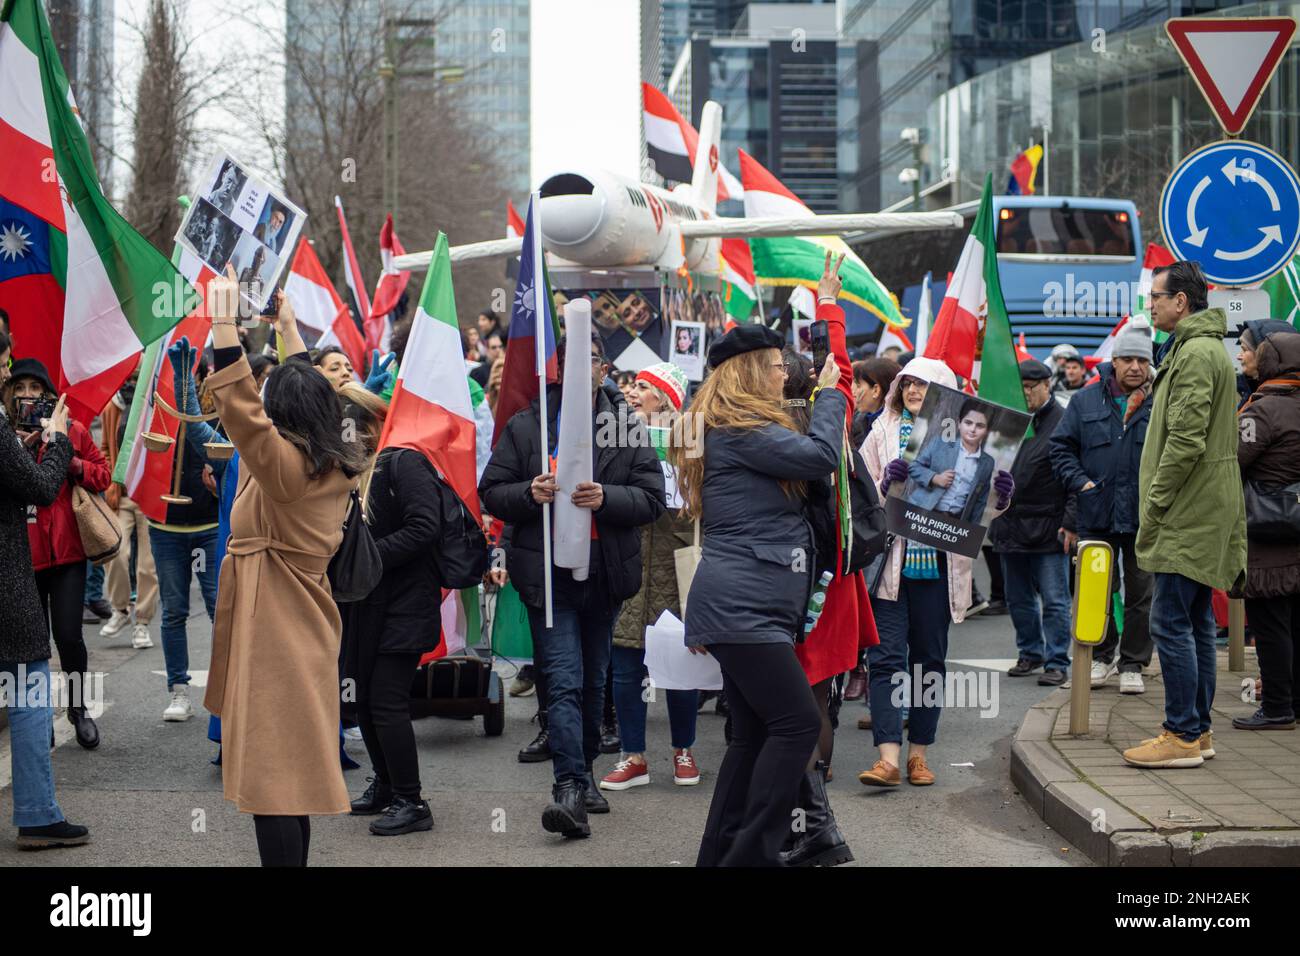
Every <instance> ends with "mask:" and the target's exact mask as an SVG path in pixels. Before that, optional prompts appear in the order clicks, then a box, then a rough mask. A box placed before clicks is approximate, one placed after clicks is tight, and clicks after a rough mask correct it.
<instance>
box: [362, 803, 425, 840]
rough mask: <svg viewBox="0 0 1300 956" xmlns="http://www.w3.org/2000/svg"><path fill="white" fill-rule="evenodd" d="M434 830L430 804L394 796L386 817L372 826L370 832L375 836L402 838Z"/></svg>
mask: <svg viewBox="0 0 1300 956" xmlns="http://www.w3.org/2000/svg"><path fill="white" fill-rule="evenodd" d="M432 829H433V813H432V812H431V811H430V810H429V804H427V803H426V802H425V801H423V800H408V799H407V798H406V797H403V796H400V795H394V797H393V802H392V803H390V804H389V805H388V808H387V809H386V810H385V811H384V815H383V816H382V817H380V818H379V819H378V820H376V821H375V822H374V823H372V824H370V832H371V833H373V834H374V835H375V836H400V835H401V834H403V833H417V832H420V831H423V830H432Z"/></svg>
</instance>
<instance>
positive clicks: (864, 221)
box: [678, 212, 966, 239]
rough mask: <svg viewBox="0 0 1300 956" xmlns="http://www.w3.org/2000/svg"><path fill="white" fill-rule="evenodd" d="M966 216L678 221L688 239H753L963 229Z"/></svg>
mask: <svg viewBox="0 0 1300 956" xmlns="http://www.w3.org/2000/svg"><path fill="white" fill-rule="evenodd" d="M965 225H966V223H965V220H963V219H962V217H961V214H960V213H955V212H862V213H849V214H847V215H828V216H801V217H791V218H775V217H765V218H753V219H700V220H696V221H694V222H692V221H687V222H682V223H679V224H678V228H679V229H680V230H681V233H682V236H683V237H684V238H687V239H701V238H712V237H715V236H716V237H721V238H723V239H733V238H737V239H754V238H769V237H774V236H835V235H844V234H846V233H854V232H863V231H865V230H872V231H873V232H877V233H881V232H886V233H888V232H916V231H923V230H928V229H963V228H965Z"/></svg>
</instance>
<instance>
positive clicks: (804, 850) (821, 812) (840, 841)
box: [781, 760, 853, 866]
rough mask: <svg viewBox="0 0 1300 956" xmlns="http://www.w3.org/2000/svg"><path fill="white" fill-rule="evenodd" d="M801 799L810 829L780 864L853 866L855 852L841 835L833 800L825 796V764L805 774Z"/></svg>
mask: <svg viewBox="0 0 1300 956" xmlns="http://www.w3.org/2000/svg"><path fill="white" fill-rule="evenodd" d="M799 799H800V801H801V805H802V806H803V808H804V814H805V816H804V822H805V824H806V825H807V829H806V830H805V831H804V833H803V834H802V835H801V836H800V837H799V838H798V839H796V840H795V843H794V849H792V850H791V851H790V852H789V853H783V854H781V862H782V863H784V864H785V865H786V866H839V865H840V864H841V863H851V862H852V861H853V851H852V850H850V849H849V846H848V844H847V843H846V842H845V841H844V835H843V834H842V833H840V828H839V825H838V824H836V822H835V814H833V813H832V812H831V801H830V798H829V797H828V796H827V795H826V764H825V763H824V762H822V761H820V760H819V761H817V766H816V767H815V768H814V769H812V770H809V771H808V772H807V773H806V774H804V783H803V786H802V787H801V788H800V793H799Z"/></svg>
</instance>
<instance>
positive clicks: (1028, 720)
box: [1010, 690, 1300, 867]
mask: <svg viewBox="0 0 1300 956" xmlns="http://www.w3.org/2000/svg"><path fill="white" fill-rule="evenodd" d="M1053 698H1055V699H1053ZM1068 704H1069V696H1068V693H1065V694H1063V693H1062V692H1061V691H1059V690H1057V691H1053V692H1052V694H1051V695H1049V697H1048V698H1047V699H1045V700H1044V701H1043V702H1042V703H1040V704H1038V705H1036V706H1035V707H1031V708H1030V709H1029V710H1028V711H1027V712H1026V714H1025V718H1024V720H1023V721H1022V722H1021V725H1020V728H1019V729H1018V730H1017V731H1016V734H1015V736H1014V737H1013V738H1012V743H1011V762H1010V774H1011V782H1012V784H1013V785H1014V786H1015V788H1016V790H1017V791H1019V793H1020V795H1021V796H1022V797H1023V798H1024V799H1025V800H1026V802H1028V803H1029V805H1030V806H1031V807H1032V808H1033V810H1034V812H1035V813H1037V814H1038V815H1039V816H1040V817H1041V818H1042V819H1043V822H1044V823H1046V824H1047V825H1048V826H1050V827H1051V828H1052V829H1053V830H1055V831H1056V832H1058V833H1060V834H1061V836H1063V837H1064V838H1065V839H1066V840H1068V841H1069V842H1070V843H1071V844H1072V845H1073V846H1075V847H1076V848H1078V849H1079V850H1081V851H1082V852H1083V853H1084V854H1086V855H1087V856H1088V858H1089V859H1091V860H1092V861H1093V862H1094V863H1096V864H1098V865H1099V866H1116V867H1138V866H1141V867H1186V866H1199V867H1206V866H1300V829H1296V830H1250V829H1221V828H1220V829H1216V830H1209V831H1192V830H1190V829H1189V830H1184V831H1182V832H1177V833H1170V832H1168V831H1167V830H1165V831H1164V832H1161V831H1160V830H1158V829H1157V828H1156V827H1155V826H1153V825H1152V824H1151V823H1150V822H1149V821H1148V820H1146V819H1145V818H1143V817H1141V816H1138V815H1137V814H1135V813H1133V812H1132V811H1131V810H1129V809H1128V808H1127V807H1125V806H1123V805H1122V804H1121V803H1119V802H1117V801H1116V800H1115V799H1114V798H1113V797H1111V796H1109V795H1107V794H1106V792H1105V790H1104V789H1103V788H1101V787H1098V786H1097V785H1095V784H1094V783H1092V782H1090V781H1088V780H1086V779H1085V778H1084V775H1083V774H1081V773H1080V772H1079V771H1078V770H1077V769H1076V768H1075V767H1074V766H1073V765H1072V764H1071V763H1070V762H1069V761H1068V760H1067V759H1066V758H1065V757H1064V756H1063V755H1062V754H1061V752H1060V751H1059V750H1058V749H1057V748H1056V747H1055V746H1054V745H1053V744H1052V742H1051V740H1050V735H1051V731H1052V727H1053V726H1054V725H1055V723H1056V720H1057V717H1058V714H1059V710H1060V709H1061V707H1062V706H1068ZM1065 739H1071V738H1065ZM1097 810H1103V811H1104V812H1105V816H1104V818H1100V819H1104V821H1105V822H1104V824H1102V825H1101V826H1100V827H1097V826H1095V825H1094V820H1097V819H1099V818H1098V817H1097V816H1096V814H1095V811H1097Z"/></svg>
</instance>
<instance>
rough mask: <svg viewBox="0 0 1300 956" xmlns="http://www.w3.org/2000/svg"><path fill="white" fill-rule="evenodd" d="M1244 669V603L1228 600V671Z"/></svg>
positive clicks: (1239, 599)
mask: <svg viewBox="0 0 1300 956" xmlns="http://www.w3.org/2000/svg"><path fill="white" fill-rule="evenodd" d="M1245 669H1246V602H1245V601H1243V600H1242V599H1241V598H1228V670H1230V671H1232V672H1233V673H1239V672H1241V671H1244V670H1245Z"/></svg>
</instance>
